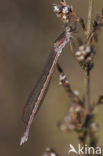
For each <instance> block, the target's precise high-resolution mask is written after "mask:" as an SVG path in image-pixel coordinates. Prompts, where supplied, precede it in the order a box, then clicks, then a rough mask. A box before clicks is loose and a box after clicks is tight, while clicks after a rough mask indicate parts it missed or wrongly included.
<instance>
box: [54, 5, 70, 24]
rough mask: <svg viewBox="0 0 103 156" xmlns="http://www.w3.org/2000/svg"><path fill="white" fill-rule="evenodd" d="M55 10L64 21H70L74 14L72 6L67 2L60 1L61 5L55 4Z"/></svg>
mask: <svg viewBox="0 0 103 156" xmlns="http://www.w3.org/2000/svg"><path fill="white" fill-rule="evenodd" d="M53 11H54V12H55V13H56V16H57V17H58V18H60V19H61V20H62V22H64V23H68V22H69V20H70V18H71V15H72V6H69V5H67V4H66V3H60V5H57V4H55V5H53Z"/></svg>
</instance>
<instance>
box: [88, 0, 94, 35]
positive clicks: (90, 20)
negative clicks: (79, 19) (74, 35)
mask: <svg viewBox="0 0 103 156" xmlns="http://www.w3.org/2000/svg"><path fill="white" fill-rule="evenodd" d="M93 6H94V0H89V10H88V21H87V38H88V37H89V35H90V31H91V24H92V15H93Z"/></svg>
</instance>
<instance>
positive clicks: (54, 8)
mask: <svg viewBox="0 0 103 156" xmlns="http://www.w3.org/2000/svg"><path fill="white" fill-rule="evenodd" d="M53 11H54V12H55V13H60V11H61V7H60V6H59V5H53Z"/></svg>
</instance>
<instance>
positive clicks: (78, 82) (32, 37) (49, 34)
mask: <svg viewBox="0 0 103 156" xmlns="http://www.w3.org/2000/svg"><path fill="white" fill-rule="evenodd" d="M67 1H68V3H69V0H67ZM56 2H57V1H55V0H52V1H51V0H45V1H43V0H38V1H36V0H29V1H28V0H3V1H0V155H1V156H7V155H8V156H28V155H30V156H42V154H43V152H44V150H45V148H46V147H48V146H49V147H53V148H54V149H55V150H56V151H57V152H58V153H59V154H60V156H67V155H68V154H67V152H68V147H69V144H70V143H71V144H73V145H74V146H75V145H77V143H78V140H77V136H76V134H75V133H66V132H64V133H63V132H61V131H60V130H59V129H58V128H57V126H56V123H57V121H58V120H60V119H63V117H64V115H65V113H66V112H67V109H68V107H69V102H70V101H69V99H68V97H67V95H66V93H65V91H64V89H63V88H62V86H59V85H58V79H59V75H58V72H57V70H56V69H55V72H54V74H53V78H52V81H51V85H50V88H49V90H48V93H47V96H46V98H45V100H44V102H43V105H42V107H41V109H40V111H39V113H38V114H37V116H36V118H35V119H34V120H33V124H32V127H31V130H30V136H29V140H28V142H27V143H26V144H24V145H23V146H21V147H20V146H19V142H20V137H21V136H22V134H23V131H24V123H23V122H22V119H21V118H22V112H23V107H24V105H25V103H26V101H27V98H28V96H29V94H30V92H31V90H32V88H33V87H34V85H35V83H36V81H37V79H38V78H39V76H40V73H41V71H42V67H43V66H44V64H45V61H46V59H47V57H48V53H49V51H50V50H51V47H52V44H53V41H54V40H55V39H56V38H57V36H58V35H59V34H60V33H61V32H62V31H63V30H64V28H63V24H62V23H61V22H60V21H59V20H58V19H57V17H56V16H55V14H54V13H53V11H52V4H53V3H56ZM70 3H72V4H73V7H74V8H75V10H76V11H77V13H78V15H80V16H82V17H84V19H85V21H86V19H87V10H88V0H71V1H70ZM102 8H103V0H99V1H98V0H96V1H95V8H94V16H95V15H96V14H97V13H98V12H100V11H101V9H102ZM102 38H103V31H101V32H100V36H99V42H98V44H97V45H96V49H97V54H96V57H95V68H94V69H93V71H92V75H91V91H92V95H91V96H92V97H91V102H92V101H93V100H95V99H97V97H98V95H101V94H103V51H102V48H103V46H102V44H103V41H102ZM59 63H60V64H61V66H62V67H63V69H64V71H65V73H66V74H67V76H68V78H69V81H70V83H71V85H72V88H73V89H77V90H79V91H80V95H81V96H83V92H84V79H83V76H84V74H83V72H82V71H81V68H80V67H79V65H78V64H77V62H76V61H75V59H74V58H73V57H72V54H71V52H70V50H69V46H66V48H65V49H64V53H63V54H62V55H61V57H60V59H59ZM102 112H103V106H100V107H99V109H98V113H97V117H96V121H97V122H98V123H99V125H100V130H99V132H98V133H97V134H96V135H97V136H98V137H99V145H101V144H102V145H103V122H102V121H103V115H102V114H103V113H102Z"/></svg>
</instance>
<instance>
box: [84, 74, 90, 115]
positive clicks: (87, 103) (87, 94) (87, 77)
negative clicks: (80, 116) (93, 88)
mask: <svg viewBox="0 0 103 156" xmlns="http://www.w3.org/2000/svg"><path fill="white" fill-rule="evenodd" d="M85 86H86V91H85V108H86V113H88V111H89V108H90V71H86V72H85Z"/></svg>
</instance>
